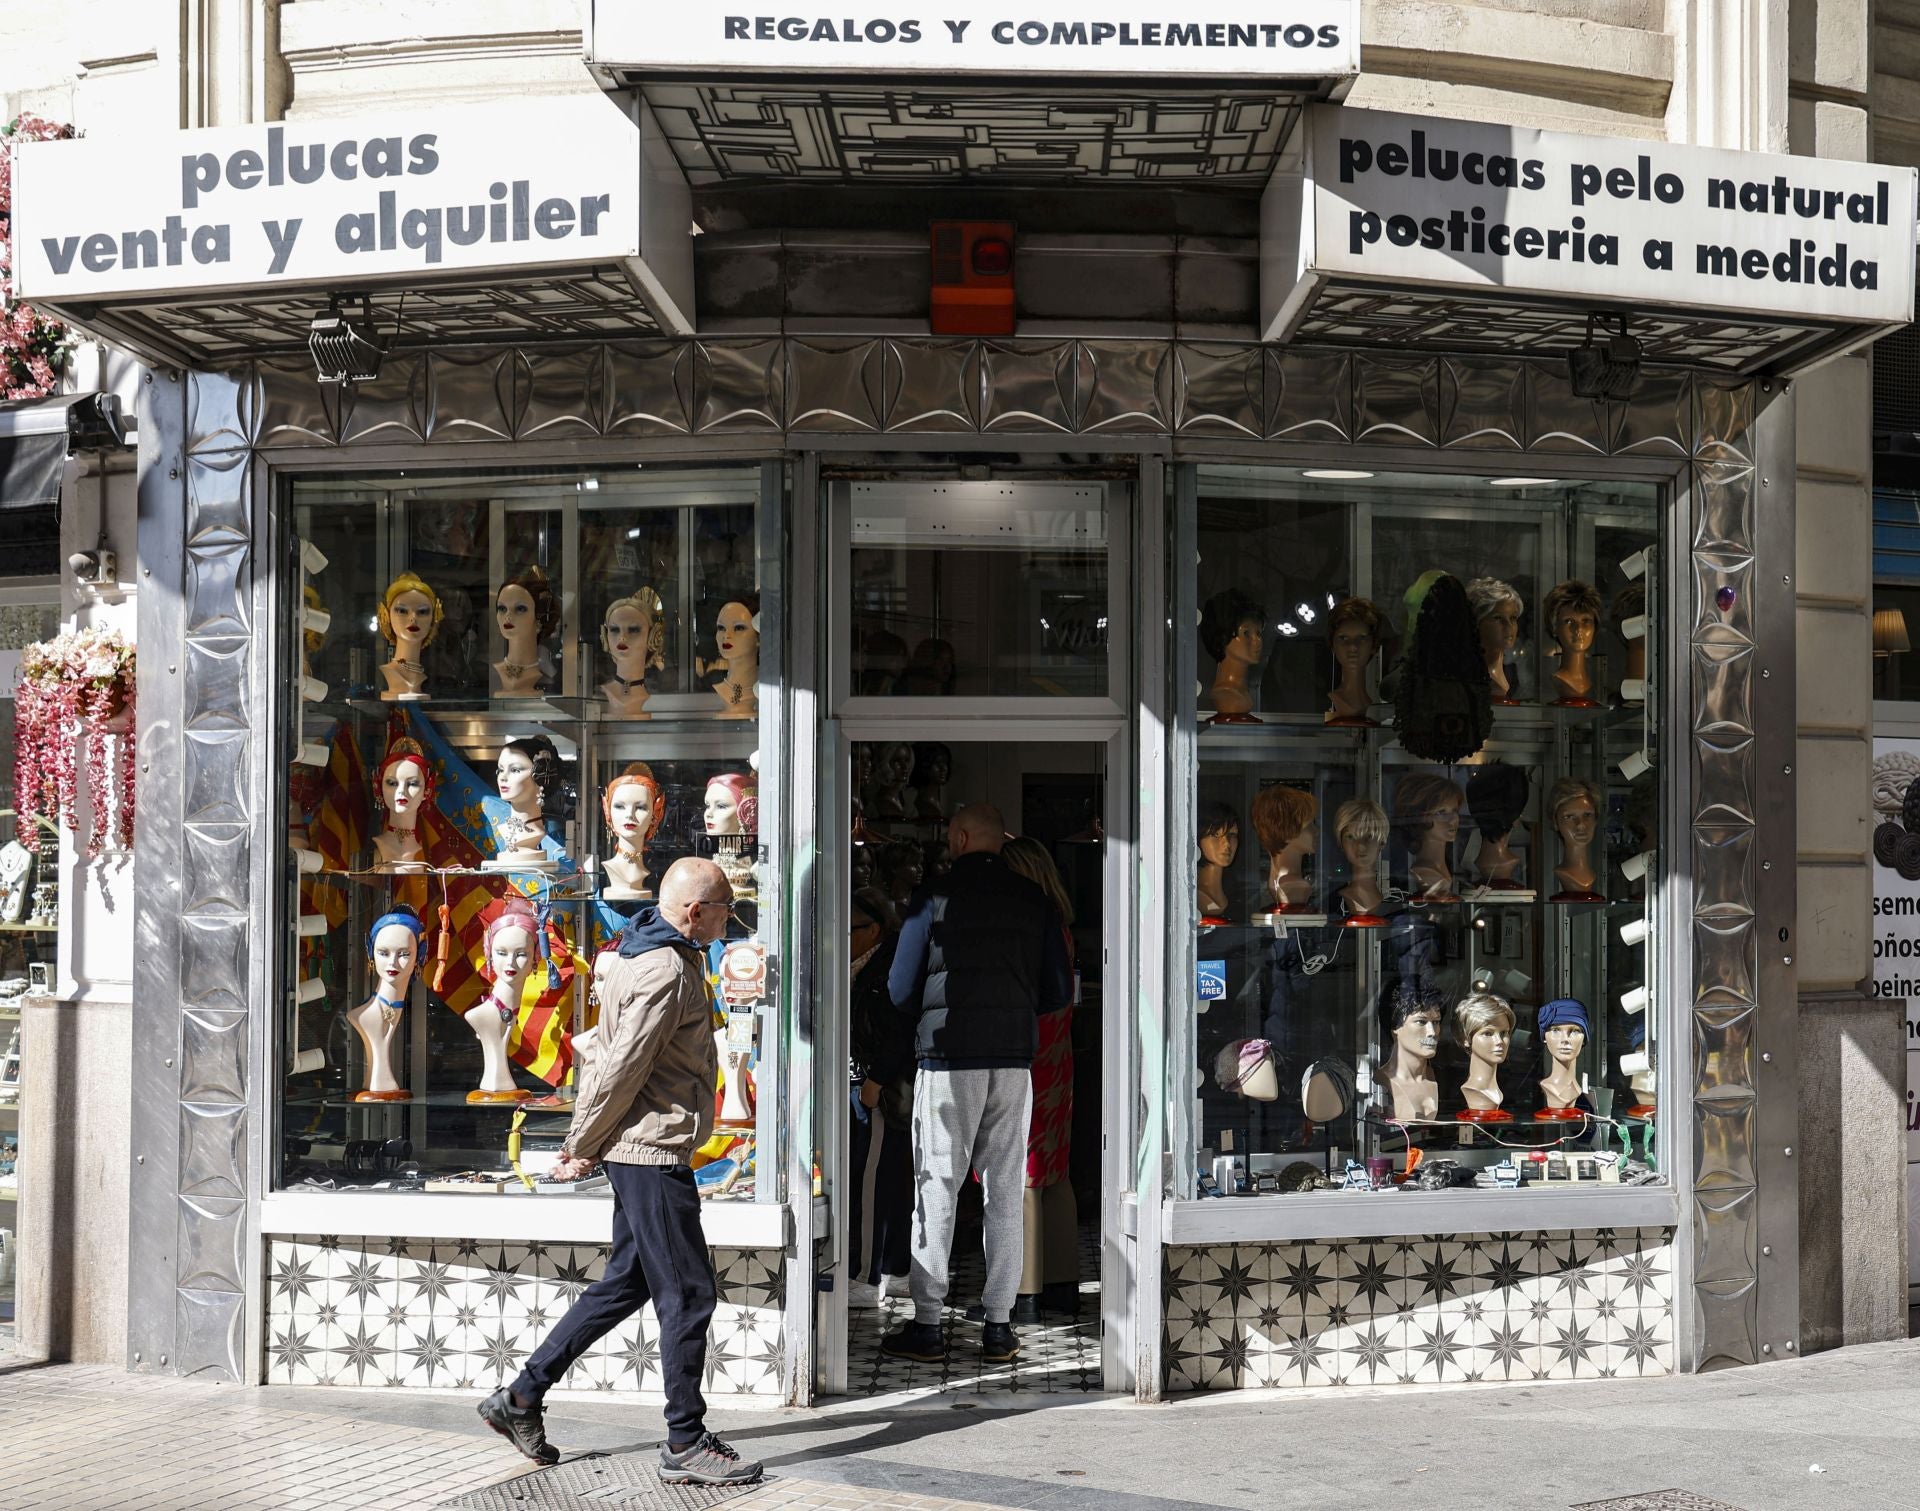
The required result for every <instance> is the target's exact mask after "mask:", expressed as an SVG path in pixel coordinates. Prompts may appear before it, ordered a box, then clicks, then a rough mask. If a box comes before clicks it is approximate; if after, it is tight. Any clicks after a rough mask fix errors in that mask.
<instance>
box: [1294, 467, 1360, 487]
mask: <svg viewBox="0 0 1920 1511" xmlns="http://www.w3.org/2000/svg"><path fill="white" fill-rule="evenodd" d="M1300 475H1301V476H1302V477H1317V478H1320V479H1322V480H1323V481H1325V482H1329V483H1357V482H1359V481H1360V480H1361V479H1362V478H1368V477H1372V476H1373V474H1372V473H1371V472H1355V471H1354V470H1352V469H1351V468H1348V467H1309V468H1307V470H1306V471H1305V472H1302V473H1301V474H1300Z"/></svg>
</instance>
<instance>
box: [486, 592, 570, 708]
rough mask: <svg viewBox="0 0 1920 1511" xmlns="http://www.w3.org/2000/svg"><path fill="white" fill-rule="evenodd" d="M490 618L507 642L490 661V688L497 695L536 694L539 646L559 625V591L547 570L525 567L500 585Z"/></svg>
mask: <svg viewBox="0 0 1920 1511" xmlns="http://www.w3.org/2000/svg"><path fill="white" fill-rule="evenodd" d="M493 622H494V624H495V625H496V626H498V628H499V630H500V638H501V639H503V640H504V641H506V643H507V654H506V656H505V657H504V658H503V659H502V660H499V661H496V662H494V663H493V691H494V695H495V696H496V697H501V698H537V697H538V696H539V695H540V692H541V689H542V688H544V687H545V686H546V682H547V674H546V673H545V672H544V671H543V670H542V669H541V667H540V647H541V644H542V643H543V642H545V641H546V640H548V639H550V638H551V637H552V636H553V633H554V631H555V630H557V629H559V628H560V595H559V594H558V593H556V592H554V591H553V589H552V588H551V587H549V586H548V585H547V574H546V573H545V572H543V571H541V570H540V568H538V567H528V568H527V569H526V571H524V572H522V573H521V574H520V575H519V576H518V577H510V578H508V579H507V580H506V581H505V582H503V583H502V584H501V585H500V591H499V593H498V594H497V595H496V596H495V597H494V600H493Z"/></svg>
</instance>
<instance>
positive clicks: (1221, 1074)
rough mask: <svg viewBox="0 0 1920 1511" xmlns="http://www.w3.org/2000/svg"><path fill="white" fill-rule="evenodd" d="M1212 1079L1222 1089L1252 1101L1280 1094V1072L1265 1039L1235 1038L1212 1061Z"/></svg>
mask: <svg viewBox="0 0 1920 1511" xmlns="http://www.w3.org/2000/svg"><path fill="white" fill-rule="evenodd" d="M1213 1078H1214V1080H1215V1081H1216V1082H1217V1083H1218V1084H1219V1087H1220V1089H1221V1090H1222V1091H1235V1092H1238V1093H1239V1094H1240V1095H1241V1096H1243V1097H1250V1098H1252V1099H1253V1100H1254V1101H1256V1102H1271V1101H1273V1100H1274V1099H1275V1098H1276V1097H1278V1096H1279V1095H1280V1071H1279V1067H1278V1066H1277V1065H1276V1064H1275V1063H1274V1056H1273V1045H1272V1044H1270V1043H1268V1042H1267V1041H1266V1040H1265V1039H1235V1040H1234V1041H1233V1042H1232V1043H1231V1044H1229V1045H1227V1046H1226V1047H1225V1048H1223V1049H1222V1050H1221V1051H1220V1053H1219V1054H1217V1055H1215V1056H1214V1060H1213Z"/></svg>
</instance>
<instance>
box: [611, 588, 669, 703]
mask: <svg viewBox="0 0 1920 1511" xmlns="http://www.w3.org/2000/svg"><path fill="white" fill-rule="evenodd" d="M600 647H601V649H602V650H604V651H605V652H606V653H607V655H608V656H609V657H610V658H612V661H613V670H612V671H611V672H609V673H608V674H607V680H606V681H605V682H602V683H601V684H600V696H601V697H603V698H605V699H606V700H607V712H608V713H611V714H615V715H617V716H618V717H620V718H622V719H651V718H652V717H653V715H652V714H650V713H648V712H647V711H646V709H647V699H648V697H649V696H651V695H650V694H649V693H648V691H647V673H648V672H649V671H652V670H654V669H655V668H660V669H664V668H665V667H666V664H667V610H666V606H665V605H664V604H662V603H661V602H660V595H659V594H658V593H656V592H654V590H653V589H652V588H639V589H636V590H635V591H634V592H632V593H630V594H628V595H627V596H626V597H625V598H616V599H615V600H614V601H613V602H612V603H610V604H608V605H607V612H606V614H605V615H604V616H602V618H601V620H600Z"/></svg>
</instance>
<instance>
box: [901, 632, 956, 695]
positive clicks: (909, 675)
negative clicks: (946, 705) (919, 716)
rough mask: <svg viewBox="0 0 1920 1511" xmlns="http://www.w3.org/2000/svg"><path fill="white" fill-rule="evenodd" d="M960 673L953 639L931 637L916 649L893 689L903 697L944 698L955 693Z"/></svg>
mask: <svg viewBox="0 0 1920 1511" xmlns="http://www.w3.org/2000/svg"><path fill="white" fill-rule="evenodd" d="M959 673H960V665H959V658H958V657H957V656H956V655H955V654H954V649H953V642H952V641H950V640H942V639H939V638H938V637H929V638H928V639H925V640H922V641H921V642H920V643H919V644H918V645H916V646H915V647H914V648H913V655H912V656H910V657H909V658H908V660H907V666H906V670H905V671H903V672H901V673H900V677H899V680H898V681H896V682H895V683H894V685H893V690H894V691H895V692H896V693H898V694H899V695H900V696H901V697H903V698H944V697H947V696H949V695H950V694H951V693H952V692H953V687H954V683H955V681H956V680H958V677H959Z"/></svg>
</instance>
